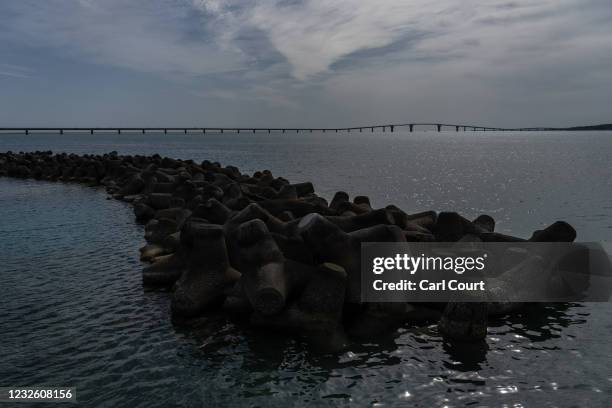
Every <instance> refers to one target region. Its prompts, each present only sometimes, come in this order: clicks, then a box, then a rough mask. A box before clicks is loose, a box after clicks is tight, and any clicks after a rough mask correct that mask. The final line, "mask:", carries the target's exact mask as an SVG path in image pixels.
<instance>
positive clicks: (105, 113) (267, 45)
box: [0, 0, 612, 127]
mask: <svg viewBox="0 0 612 408" xmlns="http://www.w3.org/2000/svg"><path fill="white" fill-rule="evenodd" d="M611 21H612V3H611V2H610V0H499V1H498V0H436V1H432V0H333V1H332V0H225V1H224V0H2V1H1V2H0V126H22V125H23V126H89V125H91V126H104V125H108V126H173V125H176V126H304V127H308V126H332V127H333V126H349V125H350V126H353V125H361V124H376V123H381V124H382V123H397V122H411V121H444V122H450V123H453V122H466V123H477V124H482V125H491V126H536V125H542V126H545V125H573V124H590V123H610V122H612V24H611V23H610V22H611Z"/></svg>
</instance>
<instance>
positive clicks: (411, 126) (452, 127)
mask: <svg viewBox="0 0 612 408" xmlns="http://www.w3.org/2000/svg"><path fill="white" fill-rule="evenodd" d="M419 128H420V129H423V128H433V129H435V130H437V131H438V132H441V131H443V130H444V131H455V132H459V131H463V132H465V131H473V132H477V131H481V132H487V131H491V132H537V131H547V130H564V129H562V128H545V127H532V128H499V127H490V126H476V125H463V124H462V125H457V124H448V123H401V124H385V125H371V126H355V127H344V128H288V127H283V128H278V127H277V128H267V127H264V128H262V127H253V128H245V127H21V128H17V127H4V128H0V132H2V133H7V132H8V133H24V134H26V135H28V134H30V133H33V132H39V133H40V132H45V133H51V132H57V133H59V134H64V132H78V133H90V134H92V135H93V134H94V133H96V132H106V133H107V132H113V133H117V134H121V133H122V132H132V133H133V132H139V133H142V134H145V133H147V132H150V133H151V132H156V133H168V132H170V133H173V132H174V133H177V132H179V133H185V134H187V133H207V132H208V133H241V132H243V133H272V132H274V133H287V132H295V133H300V132H303V133H312V132H323V133H326V132H333V133H338V132H364V131H365V132H367V131H369V132H374V131H375V130H376V131H382V132H387V131H389V132H394V131H395V130H396V129H408V130H409V131H410V132H413V131H414V130H415V129H419Z"/></svg>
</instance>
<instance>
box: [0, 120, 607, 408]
mask: <svg viewBox="0 0 612 408" xmlns="http://www.w3.org/2000/svg"><path fill="white" fill-rule="evenodd" d="M35 150H51V151H53V152H57V153H59V152H68V153H77V154H85V153H99V154H102V153H108V152H111V151H117V152H118V153H119V154H154V153H158V154H160V155H162V156H169V157H173V158H180V159H193V160H196V161H201V160H205V159H206V160H211V161H218V162H220V163H221V164H223V165H234V166H237V167H239V168H240V169H241V171H242V172H243V173H252V172H254V171H257V170H264V169H268V170H270V171H272V173H273V174H274V175H276V176H283V177H285V178H287V179H289V180H290V181H291V182H302V181H312V182H313V183H314V185H315V189H316V191H317V193H318V194H319V195H321V196H323V197H326V198H328V199H330V198H331V197H332V196H333V194H334V193H335V192H336V191H339V190H342V191H346V192H347V193H349V194H350V195H351V197H352V196H355V195H367V196H369V197H370V199H371V202H372V204H373V206H374V207H384V206H385V205H387V204H395V205H397V206H398V207H400V208H402V209H404V210H405V211H406V212H419V211H425V210H436V211H457V212H459V213H461V214H462V215H464V216H466V217H467V218H475V217H476V216H478V215H480V214H489V215H491V216H492V217H493V218H494V219H495V220H496V223H497V225H496V230H497V231H499V232H502V233H506V234H512V235H516V236H520V237H525V238H528V237H529V236H530V235H531V233H532V232H533V231H534V230H536V229H540V228H542V227H545V226H546V225H549V224H551V223H553V222H555V221H557V220H564V221H567V222H569V223H570V224H571V225H573V226H574V227H575V229H576V230H577V232H578V238H577V240H578V241H583V242H593V241H595V242H603V241H612V164H611V157H612V132H471V131H468V132H454V131H452V132H440V133H438V132H433V131H429V132H424V131H421V132H414V133H410V132H404V131H397V130H396V131H395V132H393V133H391V132H384V133H383V132H380V131H379V132H374V133H371V132H363V133H361V132H355V131H353V132H350V133H346V132H344V133H342V132H340V133H329V132H326V133H321V132H314V133H303V132H301V133H285V134H280V133H272V134H267V133H256V134H252V133H240V134H236V133H224V134H220V133H209V132H207V133H206V134H202V133H195V132H194V133H187V134H184V133H168V134H163V133H146V134H144V135H143V134H141V133H139V132H138V133H137V132H134V133H130V132H122V133H121V134H116V133H110V132H109V133H95V134H94V135H90V134H89V133H87V134H84V133H70V132H65V133H64V134H62V135H60V134H57V133H53V134H51V133H34V132H32V133H30V134H29V135H24V134H13V133H5V134H0V151H2V152H6V151H13V152H19V151H23V152H28V151H35ZM0 220H1V221H0V282H1V285H0V387H8V386H11V387H12V386H16V387H25V386H49V387H50V386H61V387H68V386H70V387H75V388H76V390H77V391H76V395H77V402H78V406H84V407H174V406H177V407H179V406H189V407H191V406H202V407H212V406H215V407H216V406H224V407H276V406H278V407H289V406H376V407H394V406H416V407H463V406H470V407H481V406H489V407H610V406H612V306H611V305H610V304H609V303H570V304H541V305H535V306H532V307H530V308H528V309H526V310H525V311H524V312H522V313H520V314H515V315H511V316H505V317H500V318H497V319H494V320H492V321H490V323H489V330H488V335H487V339H486V342H484V343H481V344H476V345H460V344H452V343H448V342H445V341H444V340H443V339H442V338H441V336H440V335H439V333H438V332H437V329H436V326H435V324H431V325H424V326H422V325H412V324H408V323H407V324H405V325H403V326H401V327H397V328H394V329H393V330H391V331H389V332H381V333H372V335H371V336H368V337H366V338H355V339H350V342H349V343H348V344H347V345H346V348H345V349H343V350H341V351H335V352H329V351H325V350H320V349H318V348H316V347H313V346H312V344H310V343H308V342H306V341H304V340H303V339H300V338H296V337H292V336H288V335H284V334H280V333H268V332H265V331H261V330H254V329H251V328H248V327H244V325H241V324H239V323H236V322H232V321H230V320H228V319H226V318H225V317H224V316H221V315H211V316H206V317H204V318H202V319H201V320H199V321H198V322H197V323H194V324H190V325H187V326H186V325H183V324H177V323H176V322H173V321H172V320H171V318H170V311H169V303H170V297H169V293H168V292H167V291H162V290H152V289H149V288H144V287H143V285H142V277H141V271H142V267H143V264H142V263H141V262H140V261H139V259H138V248H139V247H141V246H142V245H143V244H144V239H143V233H144V231H143V227H142V226H141V225H138V224H136V223H135V221H134V216H133V212H132V209H131V208H130V206H129V205H128V204H126V203H123V202H119V201H116V200H108V199H107V194H106V193H105V191H104V190H103V189H100V188H91V187H84V186H81V185H76V184H68V183H51V182H44V181H35V180H15V179H9V178H2V177H0ZM0 404H3V405H2V406H4V405H6V406H7V407H8V406H11V404H9V403H0ZM26 405H27V403H26V404H24V403H19V404H15V406H18V407H23V406H26Z"/></svg>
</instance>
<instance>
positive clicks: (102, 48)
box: [0, 0, 242, 75]
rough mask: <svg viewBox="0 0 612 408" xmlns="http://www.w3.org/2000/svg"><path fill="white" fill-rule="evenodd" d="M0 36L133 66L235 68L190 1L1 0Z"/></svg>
mask: <svg viewBox="0 0 612 408" xmlns="http://www.w3.org/2000/svg"><path fill="white" fill-rule="evenodd" d="M0 9H3V10H2V11H3V13H2V14H4V15H5V16H6V17H5V18H3V19H2V21H1V22H2V24H3V30H2V34H0V39H4V40H5V41H10V42H12V43H14V44H22V45H25V46H28V47H31V48H38V49H44V50H45V51H46V52H49V51H52V52H54V53H56V54H60V55H67V56H70V57H74V58H77V59H80V60H85V61H91V62H94V63H99V64H105V65H110V66H116V67H121V68H129V69H132V70H136V71H139V72H153V73H165V74H179V75H203V74H209V73H215V72H226V71H229V70H234V69H240V68H241V62H242V61H241V58H242V57H241V56H240V55H239V54H237V53H235V52H231V51H228V50H224V49H221V48H220V47H219V46H218V45H217V44H216V43H215V42H214V41H210V38H207V35H206V30H205V27H201V25H200V21H199V20H196V19H195V18H194V15H193V13H194V10H193V7H192V6H190V5H187V4H186V3H185V4H184V3H181V2H177V1H170V0H152V1H143V0H131V1H129V2H128V1H121V0H45V1H31V0H20V1H18V2H6V3H4V4H3V5H2V6H0Z"/></svg>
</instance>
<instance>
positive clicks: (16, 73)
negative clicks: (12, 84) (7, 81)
mask: <svg viewBox="0 0 612 408" xmlns="http://www.w3.org/2000/svg"><path fill="white" fill-rule="evenodd" d="M32 72H33V71H32V69H30V68H28V67H24V66H21V65H14V64H2V63H0V75H3V76H7V77H12V78H30V77H31V76H32Z"/></svg>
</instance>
